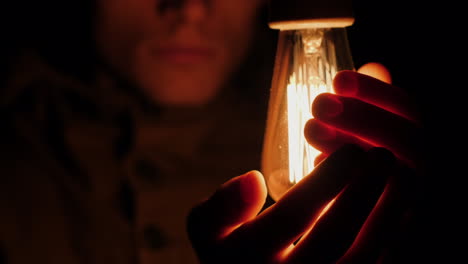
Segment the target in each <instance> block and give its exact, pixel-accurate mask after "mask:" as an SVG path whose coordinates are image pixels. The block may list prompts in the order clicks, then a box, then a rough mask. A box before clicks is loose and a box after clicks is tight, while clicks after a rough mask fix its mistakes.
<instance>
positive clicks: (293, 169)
mask: <svg viewBox="0 0 468 264" xmlns="http://www.w3.org/2000/svg"><path fill="white" fill-rule="evenodd" d="M298 75H301V72H299V73H298ZM296 80H304V77H303V76H298V77H297V78H296V73H294V74H293V75H292V76H291V77H290V79H289V84H288V87H287V111H288V144H289V146H288V147H289V182H290V183H292V184H295V183H298V182H299V181H300V180H302V178H304V176H305V175H307V174H309V173H310V172H311V171H312V169H313V168H314V160H315V158H316V157H317V156H318V155H320V151H318V150H317V149H315V148H313V147H312V146H310V145H309V143H308V142H307V140H306V139H305V137H304V126H305V124H306V122H307V121H308V120H309V119H311V118H312V117H313V116H312V113H311V110H310V107H311V105H312V102H313V101H314V99H315V97H317V95H319V94H320V93H323V92H330V91H329V90H330V89H327V85H325V84H324V83H323V82H322V83H321V82H317V84H312V85H311V84H303V83H299V82H297V81H296Z"/></svg>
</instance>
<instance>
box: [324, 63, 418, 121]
mask: <svg viewBox="0 0 468 264" xmlns="http://www.w3.org/2000/svg"><path fill="white" fill-rule="evenodd" d="M333 88H334V91H335V92H336V94H338V95H343V96H348V97H353V98H357V99H359V100H362V101H364V102H367V103H369V104H373V105H376V106H378V107H380V108H383V109H385V110H387V111H390V112H392V113H395V114H398V115H401V116H404V117H405V118H407V119H409V120H412V121H417V120H419V117H418V115H417V111H416V109H414V105H415V104H414V103H412V102H411V99H410V97H409V95H408V93H407V92H405V91H404V90H403V89H401V88H399V87H396V86H393V85H391V84H388V83H385V82H382V81H380V80H378V79H376V78H373V77H371V76H367V75H364V74H361V73H357V72H354V71H341V72H339V73H338V74H336V76H335V78H334V79H333Z"/></svg>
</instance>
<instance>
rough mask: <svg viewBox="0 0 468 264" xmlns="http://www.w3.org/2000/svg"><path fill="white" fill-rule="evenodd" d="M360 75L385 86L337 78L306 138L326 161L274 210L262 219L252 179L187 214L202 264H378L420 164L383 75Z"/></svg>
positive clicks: (397, 94)
mask: <svg viewBox="0 0 468 264" xmlns="http://www.w3.org/2000/svg"><path fill="white" fill-rule="evenodd" d="M361 71H362V72H364V73H367V74H373V75H374V76H375V77H377V78H381V79H383V80H384V81H381V80H379V79H377V78H371V77H369V76H367V75H364V74H361V73H357V72H351V71H342V72H340V73H339V74H338V75H337V77H336V78H335V79H334V85H335V92H336V95H330V94H321V95H320V96H319V97H318V98H317V99H316V100H315V101H314V103H313V105H312V110H313V111H314V112H315V113H316V115H315V118H314V119H311V120H310V121H309V122H308V123H307V126H306V128H305V131H304V132H305V137H306V138H307V140H308V142H309V143H311V144H313V145H314V146H315V147H317V148H318V149H320V150H321V151H322V152H323V154H324V156H327V158H325V159H324V160H323V161H322V162H321V163H320V164H319V165H318V166H317V167H316V168H315V169H314V170H313V171H312V173H311V174H310V175H308V176H307V177H305V178H304V179H303V180H302V181H300V182H299V183H297V184H296V185H294V186H293V187H292V188H291V189H290V190H289V191H288V192H287V193H286V194H284V195H283V196H282V197H281V198H280V199H279V200H278V201H277V202H276V203H275V204H274V205H272V206H270V207H269V208H267V209H266V210H264V211H262V212H260V211H261V209H262V207H263V204H264V202H265V199H266V196H267V189H266V185H265V182H264V179H263V177H262V175H261V174H260V173H259V172H256V171H252V172H249V173H247V174H245V175H242V176H239V177H236V178H233V179H231V180H230V181H228V182H227V183H225V184H224V185H223V186H221V187H220V189H219V190H218V191H217V192H216V193H215V194H214V195H213V196H211V197H210V198H209V199H208V200H206V201H204V202H202V203H201V204H200V205H199V206H197V207H195V208H194V209H193V210H192V212H191V213H190V215H189V218H188V233H189V237H190V239H191V241H192V244H193V247H194V249H195V250H196V252H197V254H198V256H199V258H200V261H201V263H375V262H376V260H377V259H378V258H379V256H380V255H381V254H382V252H383V251H382V249H383V248H385V247H386V246H388V245H387V244H386V242H387V240H388V238H389V236H390V235H391V234H393V235H394V234H396V231H397V230H398V227H399V224H400V223H401V219H402V217H403V216H404V215H405V213H406V212H407V209H408V206H410V203H409V202H408V200H407V198H408V197H409V196H410V192H409V191H410V190H411V186H410V183H409V182H408V180H407V179H408V178H410V177H412V176H413V171H414V170H416V171H418V170H420V169H421V163H420V156H419V155H420V152H419V149H418V146H417V145H416V144H409V143H411V142H412V140H413V139H414V138H412V136H416V135H417V131H419V124H418V121H417V117H416V114H415V111H414V110H413V109H412V106H411V103H410V102H409V100H408V97H407V95H406V93H404V91H403V90H401V89H399V88H398V87H395V86H393V85H391V84H390V83H389V80H390V78H389V77H388V76H389V74H388V72H387V71H386V70H385V68H383V67H382V66H380V65H378V64H369V65H365V66H364V67H363V68H362V70H361ZM382 76H387V77H386V78H383V77H382ZM348 117H352V118H354V119H351V120H349V119H347V118H348ZM383 125H385V126H391V127H392V130H391V131H386V130H385V129H382V126H383ZM350 144H352V145H350ZM374 144H375V145H374ZM356 145H358V146H359V147H357V146H356ZM376 146H377V147H376ZM382 146H383V147H385V148H381V147H382ZM388 150H391V152H390V151H388ZM392 152H393V154H394V155H393V154H392ZM395 156H396V159H395ZM399 161H402V162H399ZM404 164H409V165H410V166H412V167H413V169H412V170H410V169H408V167H406V166H405V165H404ZM382 193H383V195H382ZM334 197H337V198H336V199H335V200H334V202H333V204H332V206H331V207H330V209H328V211H327V212H326V213H325V214H323V215H322V211H323V209H324V208H325V207H326V206H327V205H329V202H330V201H331V200H332V199H333V198H334ZM374 205H376V206H375V207H374ZM317 219H319V220H317ZM366 219H367V220H366ZM312 227H313V228H312ZM311 230H312V231H311Z"/></svg>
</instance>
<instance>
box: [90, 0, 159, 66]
mask: <svg viewBox="0 0 468 264" xmlns="http://www.w3.org/2000/svg"><path fill="white" fill-rule="evenodd" d="M140 2H141V1H134V2H131V1H122V0H114V1H107V0H101V1H98V12H97V19H96V31H95V39H96V45H97V49H98V51H99V53H100V54H101V56H103V59H104V60H105V61H106V62H107V63H108V64H110V66H111V67H112V68H114V69H115V70H117V71H118V72H120V73H122V74H124V75H125V74H126V73H128V71H129V65H130V63H131V61H132V57H133V56H134V54H135V52H136V48H137V47H138V45H139V42H141V41H142V38H143V37H144V33H145V32H146V31H147V29H146V27H147V26H148V25H149V23H148V21H147V20H148V19H150V18H151V17H150V14H149V13H148V11H147V12H146V13H145V12H144V10H145V8H144V6H143V5H142V3H140Z"/></svg>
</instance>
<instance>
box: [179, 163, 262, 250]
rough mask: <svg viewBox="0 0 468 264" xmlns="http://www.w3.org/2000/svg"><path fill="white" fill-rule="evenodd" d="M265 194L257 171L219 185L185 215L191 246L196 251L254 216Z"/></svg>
mask: <svg viewBox="0 0 468 264" xmlns="http://www.w3.org/2000/svg"><path fill="white" fill-rule="evenodd" d="M266 196H267V190H266V185H265V181H264V179H263V176H262V174H261V173H260V172H258V171H250V172H248V173H246V174H244V175H241V176H237V177H235V178H232V179H231V180H229V181H227V182H226V183H224V184H223V185H221V187H220V188H219V189H218V190H217V191H216V192H215V193H214V194H213V195H212V196H211V197H210V198H208V199H207V200H205V201H203V202H201V203H200V204H199V205H198V206H196V207H194V208H193V209H192V211H191V212H190V214H189V215H188V218H187V232H188V235H189V238H190V240H191V242H192V244H193V246H194V248H195V249H196V250H197V251H198V253H200V252H199V251H200V250H203V249H207V248H210V246H213V245H214V244H216V243H217V242H218V241H220V240H222V239H223V238H224V237H226V236H227V235H229V234H230V233H231V232H232V231H233V230H234V229H236V228H237V227H239V226H240V225H242V224H243V223H245V222H247V221H249V220H251V219H253V218H255V217H256V216H257V214H258V213H259V212H260V210H261V209H262V207H263V204H264V203H265V200H266Z"/></svg>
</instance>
